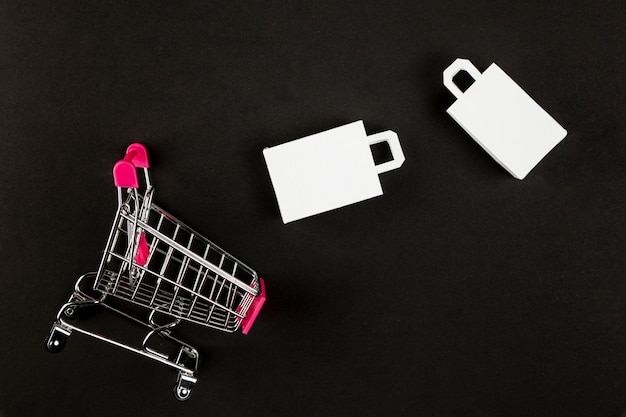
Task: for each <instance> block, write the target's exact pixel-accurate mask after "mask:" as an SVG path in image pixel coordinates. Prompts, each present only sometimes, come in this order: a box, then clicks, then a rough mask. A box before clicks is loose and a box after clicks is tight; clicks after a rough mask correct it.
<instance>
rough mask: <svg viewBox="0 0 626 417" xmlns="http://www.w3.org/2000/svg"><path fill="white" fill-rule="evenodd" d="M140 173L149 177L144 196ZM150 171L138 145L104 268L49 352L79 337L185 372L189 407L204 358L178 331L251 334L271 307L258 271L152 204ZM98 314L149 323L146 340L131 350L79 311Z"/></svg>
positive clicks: (122, 183)
mask: <svg viewBox="0 0 626 417" xmlns="http://www.w3.org/2000/svg"><path fill="white" fill-rule="evenodd" d="M138 168H142V169H143V172H144V178H145V192H143V193H139V188H140V182H139V178H138V176H137V169H138ZM148 168H149V163H148V157H147V152H146V149H145V148H144V147H143V145H141V144H138V143H134V144H132V145H130V146H129V147H128V149H127V151H126V157H125V158H124V159H123V160H121V161H119V162H117V164H115V167H114V168H113V176H114V179H115V185H116V186H117V194H118V209H117V214H116V215H115V220H114V222H113V226H112V228H111V232H110V234H109V238H108V241H107V244H106V247H105V249H104V254H103V256H102V260H101V261H100V266H99V268H98V271H97V272H92V273H87V274H85V275H83V276H81V277H80V278H79V279H78V280H77V281H76V284H75V286H74V292H73V293H72V295H71V296H70V298H69V300H68V302H66V303H65V304H63V306H61V308H60V310H59V312H58V313H57V318H56V321H55V322H54V325H53V326H52V330H51V331H50V334H49V336H48V338H47V339H46V348H47V349H48V350H49V351H51V352H59V351H61V350H62V349H63V347H64V346H65V341H66V339H67V338H68V337H69V336H70V335H71V334H72V332H78V333H82V334H85V335H88V336H92V337H94V338H96V339H99V340H102V341H104V342H108V343H111V344H113V345H115V346H118V347H121V348H124V349H127V350H129V351H132V352H135V353H137V354H140V355H142V356H145V357H148V358H151V359H154V360H156V361H158V362H161V363H163V364H165V365H167V366H169V367H172V368H174V369H175V370H177V371H178V378H177V382H176V385H175V387H174V394H175V396H176V398H177V399H179V400H186V399H188V398H189V396H190V395H191V392H192V388H193V387H194V385H195V383H196V381H197V377H196V373H197V370H198V364H199V353H198V351H197V350H196V349H195V348H193V347H192V346H191V345H189V344H187V343H185V342H183V341H181V340H179V339H177V338H176V337H174V336H173V335H172V329H173V328H174V327H175V326H176V325H177V324H179V323H180V322H181V321H182V320H186V321H189V322H192V323H195V324H199V325H202V326H207V327H210V328H214V329H218V330H222V331H225V332H234V331H236V330H237V329H239V328H241V329H242V332H243V333H244V334H246V333H248V331H249V330H250V328H251V326H252V324H253V323H254V320H255V319H256V317H257V315H258V314H259V311H260V309H261V307H262V306H263V303H264V302H265V287H264V283H263V280H262V279H260V278H259V277H258V276H257V274H256V272H254V271H253V270H252V269H251V268H249V267H248V266H246V265H245V264H244V263H242V262H240V261H239V260H237V259H235V258H234V257H233V256H231V255H230V254H228V253H226V252H225V251H224V250H222V249H221V248H220V247H218V246H216V245H214V244H213V243H212V242H210V241H209V240H207V239H206V238H204V237H203V236H201V235H199V234H198V233H196V232H195V231H194V230H192V229H191V228H189V227H188V226H186V225H184V224H183V223H182V222H180V221H179V220H178V219H176V218H175V217H174V216H172V215H171V214H169V213H167V212H166V211H165V210H163V209H161V208H159V207H158V206H156V205H155V204H153V203H152V197H153V191H154V189H153V187H152V184H151V182H150V176H149V172H148ZM124 190H126V196H124ZM109 297H112V299H111V298H109ZM125 306H127V307H128V308H125ZM95 307H99V308H104V309H106V310H109V311H113V312H115V313H117V314H118V315H120V316H121V317H123V318H125V319H129V320H131V321H132V322H134V323H139V324H141V325H142V326H143V328H144V329H145V331H146V334H145V336H144V337H143V340H141V341H140V342H139V341H138V342H137V343H136V344H130V343H126V342H122V341H120V340H116V339H114V338H111V337H107V336H104V335H102V334H100V333H97V332H95V331H93V330H90V329H88V328H87V327H86V326H85V325H84V323H83V322H82V321H80V320H78V319H77V318H76V317H77V312H78V311H81V310H83V309H89V308H95ZM131 307H133V308H131ZM137 309H139V310H140V311H141V314H142V315H143V316H145V315H147V317H145V318H144V317H143V316H139V315H138V314H137V313H136V311H135V310H137ZM164 317H165V319H164ZM163 321H165V324H163V323H162V322H163ZM155 338H156V339H158V341H163V340H167V341H168V342H170V344H173V345H174V346H175V347H176V348H175V349H174V351H175V352H174V353H172V354H168V353H166V352H164V351H163V350H159V349H158V348H155V347H154V345H155V343H153V339H155ZM149 344H150V346H149Z"/></svg>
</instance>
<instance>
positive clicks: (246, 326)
mask: <svg viewBox="0 0 626 417" xmlns="http://www.w3.org/2000/svg"><path fill="white" fill-rule="evenodd" d="M259 283H260V284H261V292H260V293H259V295H257V296H256V297H254V300H252V304H250V308H248V313H247V314H246V317H245V318H244V319H243V321H242V322H241V333H243V334H248V332H249V331H250V329H251V328H252V325H253V324H254V321H255V320H256V318H257V316H258V315H259V313H260V312H261V308H262V307H263V304H265V282H264V281H263V278H259Z"/></svg>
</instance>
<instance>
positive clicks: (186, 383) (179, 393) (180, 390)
mask: <svg viewBox="0 0 626 417" xmlns="http://www.w3.org/2000/svg"><path fill="white" fill-rule="evenodd" d="M195 383H196V378H194V377H191V376H187V375H183V374H179V375H178V382H176V385H175V386H174V397H176V399H177V400H178V401H187V400H188V399H189V397H191V393H192V392H193V386H194V385H195Z"/></svg>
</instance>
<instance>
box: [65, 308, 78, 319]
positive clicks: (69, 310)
mask: <svg viewBox="0 0 626 417" xmlns="http://www.w3.org/2000/svg"><path fill="white" fill-rule="evenodd" d="M63 314H64V315H65V317H67V318H70V319H71V318H72V317H74V316H75V315H76V308H75V307H67V308H66V309H65V310H63Z"/></svg>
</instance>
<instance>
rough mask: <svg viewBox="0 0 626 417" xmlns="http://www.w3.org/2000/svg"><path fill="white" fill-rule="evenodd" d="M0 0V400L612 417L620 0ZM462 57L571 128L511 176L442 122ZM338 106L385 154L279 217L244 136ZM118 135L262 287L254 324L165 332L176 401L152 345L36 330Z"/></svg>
mask: <svg viewBox="0 0 626 417" xmlns="http://www.w3.org/2000/svg"><path fill="white" fill-rule="evenodd" d="M7 3H8V2H3V3H2V5H0V109H1V114H0V134H1V139H0V191H1V199H0V216H1V218H2V220H3V227H2V229H3V230H2V234H1V236H2V237H1V239H0V259H1V262H2V277H1V280H2V282H1V286H0V291H1V292H0V301H1V304H0V317H1V318H2V326H3V328H2V344H1V346H2V347H1V350H0V353H1V355H0V416H2V417H15V416H23V415H38V416H61V415H91V416H116V415H136V416H156V415H168V416H169V415H172V416H173V415H177V416H179V415H180V416H182V415H212V416H226V415H229V416H238V415H241V416H252V415H254V416H266V415H267V416H270V415H271V416H277V415H279V416H297V415H306V416H328V415H347V416H357V415H359V416H363V415H365V416H381V415H396V416H503V415H509V416H528V415H532V416H572V415H585V416H621V415H623V413H624V411H625V410H626V396H625V391H626V321H625V317H626V281H625V278H626V276H625V272H626V261H625V257H624V249H625V247H626V245H625V237H624V236H625V232H626V222H625V220H624V210H623V209H624V206H625V204H626V197H625V193H624V180H625V179H626V164H625V156H626V146H625V144H624V134H625V129H624V121H623V118H624V109H625V108H626V106H625V102H624V96H625V95H626V91H625V88H624V77H623V73H624V68H626V60H625V58H624V56H625V54H624V52H625V51H624V37H625V35H626V30H625V28H624V25H625V21H626V11H625V9H626V6H624V2H623V1H621V0H614V1H591V0H589V1H552V2H549V1H536V0H530V1H523V2H522V1H520V2H497V1H477V2H465V1H430V0H429V1H421V2H415V1H393V2H391V1H390V2H382V1H381V2H351V3H348V2H335V1H315V2H249V3H248V2H230V1H199V2H169V3H165V4H150V3H148V2H119V3H116V2H93V3H94V4H91V2H75V3H74V4H69V3H66V2H63V3H58V2H34V3H28V4H27V3H22V2H15V4H13V5H9V4H7ZM457 57H465V58H469V59H471V60H472V62H473V63H474V65H475V66H476V67H477V68H478V69H479V70H480V71H483V70H484V69H486V68H487V67H488V66H489V64H491V63H492V62H496V63H497V64H498V65H499V66H500V67H502V68H503V69H504V71H505V72H507V73H508V74H509V75H510V76H511V77H512V78H513V79H514V80H515V81H516V82H517V83H519V84H520V85H521V86H522V87H523V88H524V89H525V90H526V91H527V92H528V93H529V94H530V95H531V96H532V97H533V98H534V99H535V100H536V101H537V102H538V103H539V104H540V105H541V106H542V107H544V108H545V109H546V110H547V111H548V112H549V113H550V114H551V115H552V116H553V117H554V118H555V119H556V120H557V121H558V122H559V123H561V124H562V125H563V126H564V127H565V128H566V129H567V130H568V135H567V137H566V138H565V140H564V141H563V142H561V143H560V144H559V145H558V146H557V147H556V148H555V149H554V150H553V151H552V152H551V153H550V154H549V155H548V156H547V157H546V158H545V159H544V160H543V161H542V162H541V163H540V164H539V165H538V166H537V167H536V168H535V169H534V170H533V171H532V172H531V173H530V174H529V176H528V177H527V178H526V179H525V180H523V181H518V180H516V179H514V178H512V177H511V176H510V175H509V174H508V173H506V172H505V171H504V170H503V169H502V168H500V167H499V166H498V165H497V164H496V163H495V162H494V161H493V160H492V159H491V158H490V157H489V156H488V155H487V154H486V153H485V152H483V151H482V150H481V149H480V147H479V146H478V145H476V144H475V143H474V142H473V141H472V140H471V138H470V137H469V136H468V135H467V134H465V132H463V130H462V129H461V128H460V127H459V126H458V125H456V123H455V122H454V121H453V120H452V119H451V118H449V116H447V114H446V113H445V109H446V108H447V107H448V106H449V105H450V104H451V103H452V102H453V97H452V95H451V94H449V93H448V92H447V90H446V89H445V87H443V85H442V82H441V73H442V71H443V70H444V69H445V68H446V67H447V66H448V65H449V64H450V63H452V61H453V60H454V59H455V58H457ZM359 119H363V120H364V121H365V125H366V128H367V130H368V132H370V133H375V132H378V131H382V130H387V129H392V130H394V131H396V132H397V133H398V135H399V137H400V141H401V144H402V146H403V149H404V152H405V155H406V162H405V164H404V165H403V166H402V167H401V168H400V169H399V170H396V171H392V172H389V173H387V174H384V175H382V176H381V181H382V184H383V189H384V191H385V194H384V196H382V197H378V198H375V199H372V200H369V201H366V202H362V203H359V204H355V205H352V206H350V207H345V208H342V209H339V210H335V211H333V212H330V213H326V214H323V215H319V216H315V217H312V218H308V219H305V220H301V221H297V222H294V223H290V224H288V225H283V224H282V222H281V220H280V216H279V213H278V208H277V205H276V202H275V198H274V194H273V191H272V187H271V183H270V181H269V176H268V174H267V171H266V168H265V164H264V161H263V158H262V154H261V151H262V149H263V148H264V147H266V146H271V145H276V144H279V143H282V142H286V141H289V140H293V139H297V138H299V137H302V136H306V135H309V134H312V133H316V132H319V131H322V130H326V129H330V128H332V127H336V126H339V125H342V124H345V123H349V122H352V121H354V120H359ZM133 141H141V142H143V143H144V144H145V145H146V146H147V148H148V150H149V152H150V155H151V162H152V166H153V171H152V172H153V179H154V182H155V186H156V194H155V201H156V202H158V203H159V204H160V205H161V206H163V207H165V208H166V209H168V210H169V211H171V212H172V213H173V214H175V215H177V216H178V217H179V218H181V219H183V220H184V221H185V222H186V223H188V224H190V225H191V226H193V227H194V228H195V229H197V230H198V231H200V232H201V233H203V234H204V235H205V236H207V237H208V238H209V239H211V240H213V241H215V242H216V243H218V244H219V245H221V246H222V247H224V248H225V249H227V250H228V251H229V252H231V253H233V254H234V255H235V256H237V257H239V258H240V259H242V260H243V261H244V262H246V263H248V264H249V265H251V266H252V267H253V268H254V269H256V270H257V271H258V272H259V274H260V275H261V276H263V277H264V278H265V280H266V284H267V294H268V302H267V303H266V306H265V308H264V310H263V311H262V313H261V315H260V317H259V319H258V320H257V322H256V324H255V327H254V328H253V329H252V331H251V333H250V334H249V335H247V336H242V335H241V334H240V333H237V334H221V333H219V332H216V331H212V330H210V329H206V328H203V327H200V326H194V325H191V324H187V325H182V326H181V328H180V332H181V335H182V336H184V337H185V338H186V340H187V341H189V342H190V343H192V344H195V345H196V346H197V347H198V349H200V351H201V352H202V353H203V354H204V356H203V362H202V365H201V368H200V373H199V382H198V385H197V386H196V390H195V392H194V395H193V397H192V398H191V399H190V400H189V401H188V402H186V403H179V402H177V401H176V400H175V399H174V398H173V396H172V395H171V388H172V386H173V384H174V382H175V373H174V372H172V371H171V370H169V369H167V368H165V367H163V366H161V365H159V364H157V363H156V362H153V361H150V360H146V359H143V358H140V357H139V356H136V355H133V354H130V353H128V352H124V351H122V350H120V349H117V348H115V347H112V346H110V345H107V344H104V343H101V342H98V341H96V340H94V339H91V338H87V337H84V336H81V335H73V336H72V337H70V338H69V339H68V342H67V346H66V348H65V350H64V351H63V352H62V353H60V354H57V355H52V354H49V353H47V352H46V351H45V349H44V345H43V341H44V338H45V336H46V335H47V333H48V331H49V328H50V326H51V325H52V322H53V319H54V317H55V314H56V312H57V309H58V308H59V307H60V306H61V304H62V303H63V302H64V301H65V300H66V298H67V297H68V296H69V294H70V291H71V289H72V286H73V283H74V281H75V279H76V278H77V277H78V276H79V275H80V274H82V273H84V272H87V271H91V270H93V269H95V268H97V264H98V261H99V257H100V254H101V251H102V250H103V247H104V243H105V239H106V236H107V233H108V230H109V227H110V223H111V221H112V219H113V215H114V211H115V207H116V200H115V189H114V187H113V183H112V178H111V174H110V172H111V168H112V165H113V163H114V162H115V161H116V160H117V159H119V158H121V157H122V156H123V152H124V149H125V148H126V146H127V145H128V144H129V143H131V142H133ZM104 326H105V327H106V326H107V324H105V325H104ZM128 335H131V333H128ZM131 336H132V335H131ZM135 336H136V337H137V338H140V337H141V335H139V334H136V335H135Z"/></svg>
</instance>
